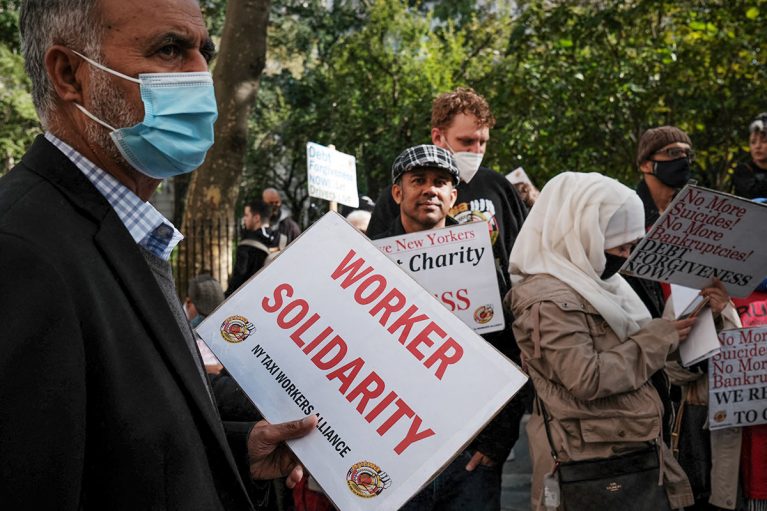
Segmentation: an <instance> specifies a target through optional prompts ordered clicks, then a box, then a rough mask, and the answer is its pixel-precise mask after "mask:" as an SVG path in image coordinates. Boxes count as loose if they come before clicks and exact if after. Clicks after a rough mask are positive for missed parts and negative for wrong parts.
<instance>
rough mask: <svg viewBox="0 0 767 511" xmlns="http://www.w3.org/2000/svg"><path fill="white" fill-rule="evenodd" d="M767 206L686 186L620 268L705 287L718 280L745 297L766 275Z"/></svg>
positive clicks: (647, 275)
mask: <svg viewBox="0 0 767 511" xmlns="http://www.w3.org/2000/svg"><path fill="white" fill-rule="evenodd" d="M766 239H767V206H764V205H762V204H757V203H755V202H752V201H750V200H748V199H743V198H741V197H736V196H734V195H729V194H726V193H722V192H717V191H714V190H709V189H707V188H702V187H699V186H692V185H687V186H685V187H684V188H683V189H682V190H681V191H680V192H679V193H678V194H677V196H676V197H675V198H674V200H673V201H672V202H671V204H669V207H668V208H667V209H666V211H665V212H664V213H663V214H662V215H661V217H660V218H659V219H658V221H657V222H655V225H653V226H652V228H651V229H650V231H649V232H648V233H647V235H646V236H645V237H644V238H642V240H641V241H640V242H639V244H638V245H637V247H636V248H635V249H634V251H633V252H632V253H631V257H629V259H628V261H626V264H624V265H623V268H621V273H623V274H624V275H632V276H635V277H641V278H644V279H649V280H656V281H660V282H669V283H672V284H679V285H682V286H686V287H690V288H694V289H703V288H704V287H706V286H708V285H710V284H711V282H712V281H713V278H714V277H717V278H719V280H721V281H722V283H723V284H724V287H725V288H726V289H727V292H728V293H729V295H730V296H747V295H748V294H750V293H751V291H753V290H754V288H756V286H757V285H758V284H759V282H761V281H762V279H763V278H764V276H765V275H767V243H765V242H764V241H765V240H766Z"/></svg>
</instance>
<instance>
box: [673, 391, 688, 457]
mask: <svg viewBox="0 0 767 511" xmlns="http://www.w3.org/2000/svg"><path fill="white" fill-rule="evenodd" d="M686 404H687V393H686V392H685V393H684V395H683V396H682V401H681V402H680V403H679V410H677V412H676V417H674V429H672V430H671V454H673V455H674V458H677V459H678V458H679V440H680V435H681V433H682V420H683V418H684V409H685V407H686Z"/></svg>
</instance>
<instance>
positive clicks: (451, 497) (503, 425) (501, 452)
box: [372, 145, 523, 511]
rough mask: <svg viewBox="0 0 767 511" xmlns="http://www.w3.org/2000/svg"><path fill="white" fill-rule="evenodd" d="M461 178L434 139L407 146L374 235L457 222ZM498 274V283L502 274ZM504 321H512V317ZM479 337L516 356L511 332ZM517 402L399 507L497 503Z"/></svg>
mask: <svg viewBox="0 0 767 511" xmlns="http://www.w3.org/2000/svg"><path fill="white" fill-rule="evenodd" d="M459 179H460V174H459V170H458V167H457V165H456V162H455V159H454V158H453V154H452V153H451V152H450V151H448V150H447V149H443V148H442V147H439V146H436V145H418V146H415V147H410V148H408V149H405V150H404V151H403V152H402V153H400V155H399V156H397V158H396V159H395V160H394V164H393V165H392V182H393V184H392V189H391V194H392V198H393V199H394V202H396V203H397V204H398V205H399V216H397V217H395V218H394V220H393V221H392V222H391V224H390V226H389V228H388V229H387V230H386V231H384V232H381V233H378V234H376V235H373V236H372V238H374V239H379V238H387V237H390V236H399V235H402V234H407V233H411V232H417V231H425V230H429V229H439V228H442V227H446V226H450V225H457V224H458V222H457V221H456V220H455V219H453V218H452V217H450V216H448V212H449V211H450V208H451V207H452V206H453V204H454V203H455V201H456V198H457V196H458V192H457V190H456V188H455V187H456V185H457V184H458V181H459ZM496 277H497V278H498V280H499V285H500V283H501V282H503V276H502V275H496ZM508 326H509V327H510V326H511V323H510V322H509V324H508ZM483 338H484V339H485V340H486V341H488V342H489V343H490V344H491V345H492V346H494V347H495V348H496V349H498V350H499V351H500V352H501V353H503V354H504V355H506V356H507V357H509V358H511V359H513V360H517V361H518V354H517V351H516V343H515V342H514V339H513V337H511V338H509V337H505V336H498V335H496V336H492V335H484V336H483ZM520 404H521V401H520V399H519V398H517V397H515V398H514V399H513V400H512V401H511V403H510V404H509V405H507V406H506V407H505V408H504V409H503V410H502V411H501V412H500V413H499V414H498V415H497V416H496V418H495V419H494V420H493V421H491V422H490V424H488V426H487V427H485V429H484V430H482V431H481V432H480V433H479V435H477V438H476V439H475V440H474V441H473V442H472V443H471V444H470V445H469V446H468V447H467V448H466V449H465V450H464V451H463V452H461V453H460V454H459V455H458V456H457V457H456V458H455V459H454V460H453V462H452V463H450V465H448V466H447V467H446V468H445V470H444V471H443V472H442V473H441V474H440V475H439V476H437V478H436V479H434V481H432V483H430V484H429V485H428V486H426V487H425V488H424V489H423V490H421V491H420V492H419V493H418V494H416V495H415V496H414V497H413V498H412V499H410V501H408V503H406V504H405V506H403V507H402V508H401V510H400V511H421V510H429V509H439V510H447V511H450V510H463V509H471V510H473V511H491V510H494V511H497V510H498V509H500V492H501V468H502V466H503V462H504V461H505V460H506V457H507V456H508V453H509V451H510V449H511V447H512V445H513V444H514V442H515V441H516V439H517V437H518V430H519V420H520V416H521V413H522V411H523V406H520ZM459 420H460V419H459Z"/></svg>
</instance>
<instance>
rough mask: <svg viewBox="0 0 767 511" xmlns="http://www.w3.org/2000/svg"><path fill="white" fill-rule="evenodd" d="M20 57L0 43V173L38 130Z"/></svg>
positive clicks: (17, 157) (16, 160)
mask: <svg viewBox="0 0 767 511" xmlns="http://www.w3.org/2000/svg"><path fill="white" fill-rule="evenodd" d="M29 89H30V84H29V79H28V78H27V76H26V74H25V73H24V63H23V61H22V59H21V57H20V56H19V55H18V54H17V53H14V52H13V51H11V50H10V49H8V47H7V46H6V45H5V44H4V43H0V158H2V165H1V166H0V175H2V174H3V173H5V172H6V171H8V170H10V169H11V168H12V167H13V166H14V165H15V164H16V163H17V162H18V160H19V158H21V155H22V154H24V151H25V150H26V148H27V147H28V146H29V145H30V144H31V143H32V140H33V139H34V137H35V136H36V135H37V134H38V133H39V132H40V129H39V125H38V121H37V114H36V112H35V107H34V105H33V104H32V96H31V95H30V93H29Z"/></svg>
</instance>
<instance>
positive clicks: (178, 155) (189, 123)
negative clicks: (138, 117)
mask: <svg viewBox="0 0 767 511" xmlns="http://www.w3.org/2000/svg"><path fill="white" fill-rule="evenodd" d="M72 51H73V52H74V53H75V54H77V55H79V56H80V57H82V58H83V59H85V61H86V62H88V63H89V64H91V65H93V66H95V67H97V68H99V69H101V70H102V71H106V72H107V73H110V74H113V75H115V76H119V77H120V78H124V79H125V80H130V81H131V82H135V83H138V84H139V85H140V87H141V100H142V101H143V102H144V120H143V121H142V122H140V123H138V124H136V125H135V126H131V127H127V128H119V129H118V128H113V127H112V126H110V125H109V124H107V123H105V122H104V121H102V120H101V119H98V118H97V117H96V116H94V115H93V114H91V113H90V112H89V111H88V110H86V109H85V108H84V107H83V106H82V105H78V104H77V103H75V106H76V107H77V108H79V109H80V111H82V112H83V113H84V114H85V115H87V116H88V117H89V118H91V119H93V120H94V121H96V122H97V123H99V124H101V125H102V126H104V127H105V128H107V129H109V130H111V132H112V133H111V134H110V135H111V137H112V140H113V141H114V143H115V145H116V146H117V149H118V150H119V151H120V154H122V155H123V157H124V158H125V160H126V161H127V162H128V163H130V164H131V166H133V167H134V168H135V169H136V170H138V171H139V172H141V173H143V174H146V175H147V176H149V177H152V178H155V179H167V178H170V177H173V176H178V175H181V174H186V173H189V172H192V171H193V170H195V169H196V168H197V167H199V166H200V165H202V162H203V161H205V155H206V154H207V152H208V149H210V146H212V145H213V124H214V123H215V122H216V118H217V117H218V109H217V108H216V95H215V92H214V90H213V78H212V77H211V75H210V73H209V72H207V71H206V72H198V73H142V74H140V75H139V77H138V79H136V78H132V77H130V76H127V75H124V74H122V73H120V72H117V71H114V70H112V69H109V68H108V67H106V66H103V65H102V64H99V63H98V62H95V61H93V60H91V59H89V58H88V57H86V56H85V55H81V54H80V53H78V52H76V51H74V50H72Z"/></svg>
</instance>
